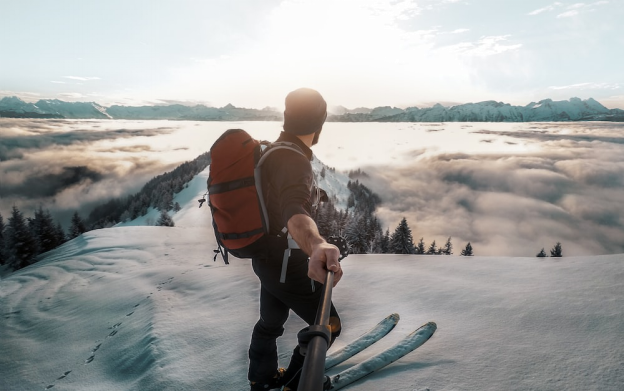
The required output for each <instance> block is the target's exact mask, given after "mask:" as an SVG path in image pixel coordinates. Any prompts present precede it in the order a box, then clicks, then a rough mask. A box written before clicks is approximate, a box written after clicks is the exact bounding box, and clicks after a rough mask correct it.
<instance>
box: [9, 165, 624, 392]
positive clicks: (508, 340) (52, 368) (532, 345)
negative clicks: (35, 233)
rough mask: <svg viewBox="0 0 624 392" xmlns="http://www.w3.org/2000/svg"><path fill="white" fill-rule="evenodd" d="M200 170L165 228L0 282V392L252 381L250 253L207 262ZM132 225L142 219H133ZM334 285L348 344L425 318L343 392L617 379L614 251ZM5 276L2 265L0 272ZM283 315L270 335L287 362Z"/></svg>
mask: <svg viewBox="0 0 624 392" xmlns="http://www.w3.org/2000/svg"><path fill="white" fill-rule="evenodd" d="M207 177H208V171H207V170H206V171H204V172H203V173H200V175H198V176H197V177H195V179H194V180H193V181H191V184H190V185H189V188H187V189H185V190H184V191H182V192H180V194H178V195H177V196H176V201H177V202H179V203H180V204H181V205H182V206H183V207H182V209H181V210H180V211H178V212H176V213H175V214H174V215H173V219H174V220H175V221H176V226H175V227H145V226H143V227H141V226H132V227H115V228H110V229H103V230H95V231H91V232H88V233H85V234H83V235H82V236H80V237H78V238H76V239H74V240H72V241H70V242H68V243H66V244H64V245H63V246H61V247H59V248H58V249H55V250H53V251H51V252H49V253H47V254H46V256H45V258H44V260H42V261H40V262H38V263H36V264H34V265H32V266H30V267H27V268H24V269H22V270H19V271H16V272H14V273H11V274H9V275H5V276H2V278H1V280H0V315H2V317H0V330H1V331H2V333H1V334H0V352H2V353H3V355H0V389H2V390H50V391H92V390H103V391H115V390H123V391H134V390H139V391H152V390H193V391H196V390H207V391H228V390H234V391H242V390H247V389H248V381H247V377H246V376H247V365H248V362H247V351H248V348H249V340H250V336H251V332H252V329H253V325H254V323H255V322H256V321H257V319H258V317H259V315H258V296H259V292H260V287H259V286H260V285H259V281H258V279H257V278H256V276H255V275H254V273H253V271H252V268H251V267H250V265H249V261H248V260H238V259H235V258H231V259H230V265H227V266H226V265H225V264H224V263H223V262H222V261H221V260H220V259H217V261H215V262H213V260H212V254H213V252H212V249H214V246H215V240H214V233H213V232H212V228H211V227H210V226H211V221H210V212H209V210H208V209H205V208H203V209H201V210H198V209H197V204H196V203H197V202H196V201H195V200H196V194H197V192H201V191H202V190H203V189H205V184H206V179H207ZM134 224H137V222H134ZM342 268H343V271H344V277H343V278H342V279H341V280H340V282H339V284H338V285H337V286H336V287H335V288H334V290H333V292H332V299H333V300H334V302H335V305H336V307H337V309H338V311H339V312H340V316H341V321H342V327H343V328H342V332H341V335H340V336H339V337H338V339H336V341H335V343H334V345H333V347H332V348H331V349H330V353H331V352H334V350H337V349H340V348H341V347H344V346H345V345H346V344H347V343H349V342H351V341H353V340H354V339H356V338H357V337H359V336H360V335H362V334H364V333H365V332H367V331H368V330H369V329H371V328H372V327H373V326H375V325H376V324H377V323H378V322H379V321H380V320H382V319H383V318H385V317H386V316H388V315H389V314H391V313H395V312H396V313H398V314H399V315H400V321H399V322H398V324H397V325H396V327H395V328H394V329H393V330H392V331H391V332H390V333H389V334H388V335H386V337H384V338H383V339H382V340H381V341H379V342H377V343H375V344H373V345H372V346H371V347H369V348H367V349H366V350H365V351H363V352H362V353H360V354H358V355H357V356H355V357H353V358H351V359H349V360H347V361H346V362H345V363H343V364H340V365H338V366H336V367H334V368H332V369H330V370H329V371H328V374H329V375H334V374H336V373H338V372H340V371H343V370H345V369H347V368H348V367H349V366H351V365H355V364H356V363H359V362H361V361H364V360H365V359H367V358H368V357H369V356H370V355H373V354H377V353H380V352H382V351H383V350H385V349H387V348H389V347H390V346H391V345H393V344H395V343H397V342H399V341H400V340H401V339H402V338H403V337H404V336H406V335H407V334H409V333H410V332H412V331H413V330H415V329H416V328H418V327H419V326H421V325H423V324H424V323H426V322H428V321H434V322H436V323H437V326H438V328H437V330H436V332H435V334H434V335H433V336H432V337H431V338H430V339H429V341H428V342H426V343H425V344H424V345H423V346H421V347H420V348H418V349H417V350H416V351H414V352H412V353H410V354H408V355H406V356H405V357H403V358H401V359H399V360H398V361H396V362H395V363H393V364H390V365H389V366H388V367H386V368H385V369H383V370H380V371H378V372H375V373H374V374H371V375H369V376H367V377H366V378H365V379H364V380H362V381H361V382H358V383H355V384H352V385H350V386H347V387H346V388H345V390H364V391H366V390H370V391H386V390H393V391H427V390H431V391H439V390H456V391H485V390H498V391H515V390H527V391H536V390H538V391H541V390H549V391H551V390H552V391H576V390H578V391H594V390H595V391H606V390H619V389H621V388H622V385H624V372H622V361H623V360H624V345H622V344H618V343H617V342H619V341H620V339H621V336H622V334H623V333H624V322H623V320H624V317H623V313H624V312H623V308H622V298H623V296H624V279H622V275H623V272H622V255H621V254H620V255H609V256H585V257H565V256H564V257H563V258H545V259H540V258H536V257H519V258H514V257H484V256H478V255H477V256H474V257H461V256H458V255H457V254H455V255H453V256H426V255H349V256H348V257H347V258H346V259H344V260H343V261H342ZM0 273H1V271H0ZM305 326H306V325H305V324H304V323H303V322H302V321H301V320H300V319H299V318H298V317H296V316H295V315H292V316H291V317H290V318H289V320H288V321H287V323H286V325H285V332H284V335H283V336H282V337H281V338H280V339H279V340H278V354H279V362H280V366H286V365H287V363H288V358H289V356H290V354H291V353H292V350H293V348H294V346H295V345H296V339H297V338H296V336H297V332H298V331H299V330H300V329H302V328H303V327H305Z"/></svg>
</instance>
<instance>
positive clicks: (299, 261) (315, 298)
mask: <svg viewBox="0 0 624 392" xmlns="http://www.w3.org/2000/svg"><path fill="white" fill-rule="evenodd" d="M282 256H283V254H282ZM252 266H253V270H254V272H255V273H256V275H257V276H258V278H260V284H261V289H260V319H259V320H258V322H257V323H256V325H255V327H254V329H253V334H252V336H251V345H250V347H249V373H248V378H249V380H250V381H255V382H261V383H265V382H269V381H270V380H271V379H272V378H273V377H274V376H275V374H276V372H277V369H278V361H277V338H278V337H280V336H282V334H283V333H284V323H286V320H287V319H288V315H289V310H291V309H292V311H293V312H295V313H296V314H297V315H298V316H299V317H301V318H302V319H303V320H304V321H305V322H306V323H308V324H310V325H311V324H314V321H315V319H316V312H317V309H318V305H319V302H320V298H321V295H322V292H323V289H322V285H321V284H320V283H318V282H314V290H313V289H312V281H311V280H310V278H309V277H308V262H307V256H306V255H305V254H304V253H303V252H301V251H299V250H293V251H292V256H291V257H290V260H289V262H288V270H287V275H286V282H285V283H280V281H279V280H280V275H281V269H282V258H281V257H279V252H276V254H275V255H272V257H270V258H268V259H253V260H252ZM330 327H331V330H332V342H333V341H334V339H335V338H336V337H338V335H339V334H340V329H341V326H340V317H339V316H338V312H337V311H336V308H335V307H334V305H333V303H332V307H331V313H330ZM303 360H304V357H303V356H302V355H301V354H300V353H299V346H297V347H295V349H294V350H293V355H292V357H291V361H290V364H289V365H288V368H287V371H286V374H285V376H286V377H285V380H286V381H289V380H291V379H292V380H293V382H292V383H289V384H288V385H289V386H291V387H293V388H292V389H296V386H297V384H298V379H299V377H298V376H299V373H300V370H301V367H302V366H303Z"/></svg>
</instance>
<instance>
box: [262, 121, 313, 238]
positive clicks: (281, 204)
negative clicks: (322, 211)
mask: <svg viewBox="0 0 624 392" xmlns="http://www.w3.org/2000/svg"><path fill="white" fill-rule="evenodd" d="M277 141H285V142H290V143H294V144H296V145H297V146H298V147H299V148H300V149H301V151H302V152H303V153H304V155H305V156H304V155H301V154H299V153H297V152H294V151H290V150H277V151H274V152H272V153H271V154H270V155H269V156H268V157H267V160H266V161H265V162H264V164H263V165H262V191H263V196H264V201H265V203H266V206H267V214H268V216H269V233H270V234H271V235H277V234H279V233H280V232H281V230H282V229H283V228H284V227H286V224H287V222H288V220H289V219H290V218H291V217H292V216H293V215H296V214H305V215H308V216H311V213H312V211H311V210H312V203H313V200H312V189H313V186H314V173H313V172H312V165H311V163H310V161H311V159H312V150H310V148H309V147H308V146H306V145H305V144H304V143H303V142H302V141H301V140H300V139H299V138H298V137H297V136H294V135H291V134H288V133H286V132H282V133H281V135H280V136H279V138H278V139H277Z"/></svg>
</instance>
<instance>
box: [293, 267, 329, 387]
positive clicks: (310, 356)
mask: <svg viewBox="0 0 624 392" xmlns="http://www.w3.org/2000/svg"><path fill="white" fill-rule="evenodd" d="M333 286H334V272H333V271H327V278H326V279H325V286H324V288H323V295H322V297H321V302H320V303H319V307H318V310H317V312H316V320H315V322H314V323H315V324H314V325H311V326H310V327H308V328H306V329H304V330H303V331H301V332H300V334H299V335H300V337H301V336H302V335H303V337H304V340H307V338H309V337H310V336H311V338H309V342H308V343H307V349H306V354H305V360H304V362H303V368H302V370H301V378H300V379H299V386H298V388H297V390H299V391H322V390H323V383H324V381H325V357H326V355H327V349H328V347H329V342H330V340H331V330H330V328H329V314H330V311H331V296H332V287H333ZM300 340H301V339H300Z"/></svg>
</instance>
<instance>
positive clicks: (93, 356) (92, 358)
mask: <svg viewBox="0 0 624 392" xmlns="http://www.w3.org/2000/svg"><path fill="white" fill-rule="evenodd" d="M94 359H95V355H92V356H90V357H89V358H87V360H86V361H85V365H86V364H88V363H91V362H93V360H94Z"/></svg>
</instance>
